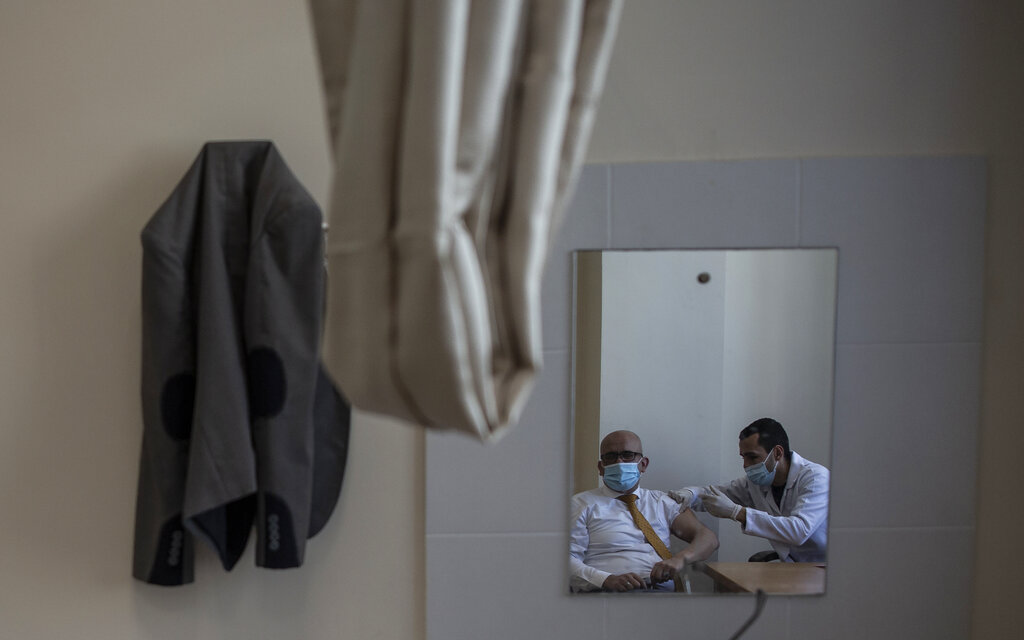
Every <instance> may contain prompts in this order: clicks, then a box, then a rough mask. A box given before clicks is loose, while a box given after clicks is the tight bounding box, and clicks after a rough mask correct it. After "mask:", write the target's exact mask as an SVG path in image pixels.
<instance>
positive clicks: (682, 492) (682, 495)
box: [668, 489, 694, 511]
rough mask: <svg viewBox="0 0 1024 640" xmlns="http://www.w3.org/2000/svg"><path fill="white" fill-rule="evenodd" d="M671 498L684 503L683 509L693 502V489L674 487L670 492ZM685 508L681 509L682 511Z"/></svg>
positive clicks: (681, 503)
mask: <svg viewBox="0 0 1024 640" xmlns="http://www.w3.org/2000/svg"><path fill="white" fill-rule="evenodd" d="M668 495H669V497H670V498H672V499H673V500H675V501H676V502H678V503H679V504H680V505H682V507H683V509H687V508H689V506H690V505H691V504H693V498H694V495H693V491H690V490H689V489H673V490H672V491H669V492H668ZM683 509H680V511H682V510H683Z"/></svg>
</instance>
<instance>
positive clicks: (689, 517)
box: [670, 509, 710, 542]
mask: <svg viewBox="0 0 1024 640" xmlns="http://www.w3.org/2000/svg"><path fill="white" fill-rule="evenodd" d="M670 528H671V530H672V535H674V536H675V537H677V538H679V539H680V540H685V541H686V542H693V539H694V538H695V537H696V536H697V532H699V531H700V530H702V529H707V527H705V526H704V525H703V524H702V523H701V521H700V520H698V519H697V516H696V515H695V514H694V513H693V510H692V509H684V510H683V511H682V512H680V513H679V515H677V516H676V517H675V519H674V520H672V524H671V525H670ZM707 530H708V531H710V529H707Z"/></svg>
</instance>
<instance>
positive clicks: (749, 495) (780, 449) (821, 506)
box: [670, 418, 829, 562]
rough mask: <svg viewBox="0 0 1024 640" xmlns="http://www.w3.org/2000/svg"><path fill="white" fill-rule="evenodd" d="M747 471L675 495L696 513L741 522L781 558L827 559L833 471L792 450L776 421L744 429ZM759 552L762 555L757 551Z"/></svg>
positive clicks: (743, 455) (742, 449)
mask: <svg viewBox="0 0 1024 640" xmlns="http://www.w3.org/2000/svg"><path fill="white" fill-rule="evenodd" d="M740 457H741V458H742V459H743V471H744V472H745V475H744V476H743V477H742V478H737V479H735V480H733V481H732V482H730V483H728V484H722V485H714V486H708V487H703V488H701V487H686V488H685V489H680V490H678V491H672V492H670V493H671V495H672V497H673V498H675V499H676V500H678V501H679V502H680V503H682V504H683V505H684V506H686V505H689V506H691V507H692V508H693V509H696V510H697V511H707V512H708V513H710V514H711V515H713V516H715V517H718V518H731V519H732V520H735V521H737V522H739V523H740V526H741V527H742V528H743V533H746V534H747V535H751V536H758V537H761V538H764V539H765V540H767V541H768V542H769V543H771V545H772V548H773V549H774V550H775V552H776V553H777V554H778V557H779V559H780V560H783V561H786V562H824V561H825V555H826V541H827V536H828V479H829V474H828V469H826V468H825V467H823V466H821V465H820V464H817V463H814V462H811V461H810V460H806V459H804V458H802V457H800V455H799V454H798V453H797V452H795V451H792V450H790V448H789V436H788V435H787V434H786V430H785V429H783V428H782V425H781V424H779V423H778V422H777V421H776V420H773V419H771V418H761V419H760V420H755V421H754V422H752V423H750V424H749V425H748V426H747V427H746V428H744V429H743V430H742V431H740ZM758 555H760V554H758Z"/></svg>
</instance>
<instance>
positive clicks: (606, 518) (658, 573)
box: [569, 431, 718, 591]
mask: <svg viewBox="0 0 1024 640" xmlns="http://www.w3.org/2000/svg"><path fill="white" fill-rule="evenodd" d="M649 462H650V461H649V460H648V459H647V458H646V457H644V454H643V446H642V444H641V443H640V438H639V436H637V435H636V434H635V433H633V432H632V431H614V432H612V433H609V434H608V435H607V436H605V438H604V440H602V441H601V459H600V460H599V461H598V463H597V471H598V473H600V474H601V479H602V484H601V486H599V487H598V488H596V489H592V490H590V491H584V492H582V493H577V494H576V495H575V496H573V498H572V530H571V531H570V533H569V572H570V588H571V589H572V590H573V591H597V590H600V589H604V590H605V591H631V590H633V589H643V588H645V587H646V586H647V583H650V585H651V587H652V588H654V589H658V590H668V591H670V590H672V588H673V580H676V579H677V578H678V576H679V573H680V571H682V570H683V568H684V567H685V566H686V565H687V564H688V563H692V562H697V561H698V560H704V559H705V558H707V557H708V556H710V555H711V554H712V553H714V551H715V549H717V548H718V538H717V537H715V534H714V533H713V532H712V531H711V530H710V529H708V528H707V527H705V526H704V525H703V524H701V523H700V521H699V520H697V517H696V516H695V515H694V514H693V512H692V511H690V510H689V509H688V508H687V507H686V506H685V505H684V506H683V507H681V508H680V506H679V505H678V504H676V502H675V501H674V500H673V499H672V498H671V497H669V495H668V494H666V493H664V492H662V491H654V490H650V489H641V488H640V476H641V474H643V473H644V471H646V470H647V465H648V463H649ZM634 505H635V507H634ZM634 510H635V512H636V514H639V515H636V514H635V513H634ZM641 527H643V528H647V529H648V533H644V531H643V530H642V529H641ZM670 532H671V533H672V534H674V535H675V536H676V537H678V538H680V539H682V540H685V541H686V542H689V543H690V545H689V546H688V547H687V548H686V549H683V550H682V551H681V552H679V553H677V554H675V555H672V554H671V552H669V551H668V543H669V533H670Z"/></svg>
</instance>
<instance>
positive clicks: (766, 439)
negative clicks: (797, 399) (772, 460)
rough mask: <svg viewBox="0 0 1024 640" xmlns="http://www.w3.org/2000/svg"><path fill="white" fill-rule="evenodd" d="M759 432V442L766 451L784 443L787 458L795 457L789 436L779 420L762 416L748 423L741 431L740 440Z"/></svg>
mask: <svg viewBox="0 0 1024 640" xmlns="http://www.w3.org/2000/svg"><path fill="white" fill-rule="evenodd" d="M755 433H756V434H757V444H758V445H759V446H760V447H761V448H762V449H764V450H765V451H771V450H772V449H774V448H775V446H776V445H782V451H783V452H784V454H785V456H786V460H791V459H792V458H793V452H792V451H790V449H789V436H788V435H786V430H785V429H783V428H782V425H781V424H779V421H778V420H773V419H772V418H760V419H758V420H754V421H753V422H751V423H750V424H749V425H747V426H746V427H745V428H744V429H743V431H740V440H743V439H744V438H749V437H750V436H752V435H754V434H755Z"/></svg>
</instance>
